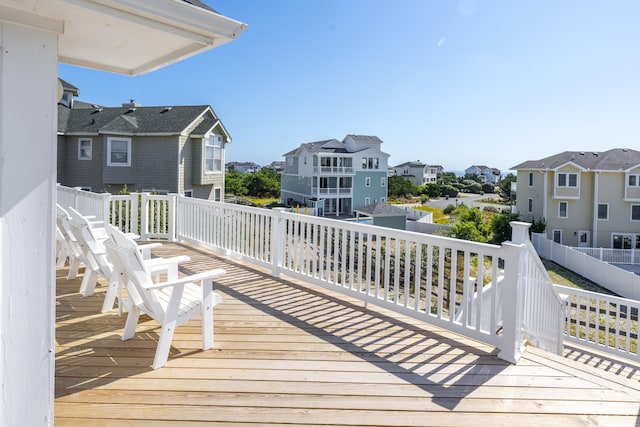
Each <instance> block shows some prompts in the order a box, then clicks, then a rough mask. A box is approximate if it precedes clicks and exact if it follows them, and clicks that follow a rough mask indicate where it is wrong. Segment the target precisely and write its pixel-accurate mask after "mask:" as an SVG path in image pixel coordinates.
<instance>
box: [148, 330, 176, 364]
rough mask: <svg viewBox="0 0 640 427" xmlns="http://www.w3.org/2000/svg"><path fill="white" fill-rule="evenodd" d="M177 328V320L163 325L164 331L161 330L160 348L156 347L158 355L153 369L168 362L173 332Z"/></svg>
mask: <svg viewBox="0 0 640 427" xmlns="http://www.w3.org/2000/svg"><path fill="white" fill-rule="evenodd" d="M175 328H176V322H175V320H174V321H171V322H167V323H166V324H164V325H162V332H160V339H159V340H158V348H157V349H156V355H155V357H154V358H153V366H152V367H153V369H158V368H161V367H163V366H164V365H166V364H167V359H169V350H170V349H171V340H173V332H174V330H175Z"/></svg>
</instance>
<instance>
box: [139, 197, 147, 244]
mask: <svg viewBox="0 0 640 427" xmlns="http://www.w3.org/2000/svg"><path fill="white" fill-rule="evenodd" d="M148 234H149V193H142V196H141V199H140V239H141V240H147V239H148V236H147V235H148Z"/></svg>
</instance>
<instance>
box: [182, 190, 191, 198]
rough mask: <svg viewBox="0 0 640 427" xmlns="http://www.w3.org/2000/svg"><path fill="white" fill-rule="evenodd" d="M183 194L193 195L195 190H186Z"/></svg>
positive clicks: (186, 195) (185, 195)
mask: <svg viewBox="0 0 640 427" xmlns="http://www.w3.org/2000/svg"><path fill="white" fill-rule="evenodd" d="M182 195H183V196H184V197H193V190H184V191H183V192H182Z"/></svg>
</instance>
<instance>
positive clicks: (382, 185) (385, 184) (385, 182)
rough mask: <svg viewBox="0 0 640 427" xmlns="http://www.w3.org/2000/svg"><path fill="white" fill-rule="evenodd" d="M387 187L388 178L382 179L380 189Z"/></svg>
mask: <svg viewBox="0 0 640 427" xmlns="http://www.w3.org/2000/svg"><path fill="white" fill-rule="evenodd" d="M386 186H387V178H386V177H384V176H383V177H382V178H380V187H386Z"/></svg>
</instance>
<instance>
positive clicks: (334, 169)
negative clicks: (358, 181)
mask: <svg viewBox="0 0 640 427" xmlns="http://www.w3.org/2000/svg"><path fill="white" fill-rule="evenodd" d="M313 173H314V174H316V175H355V174H356V171H355V169H354V168H353V167H351V166H349V167H346V166H314V167H313Z"/></svg>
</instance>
